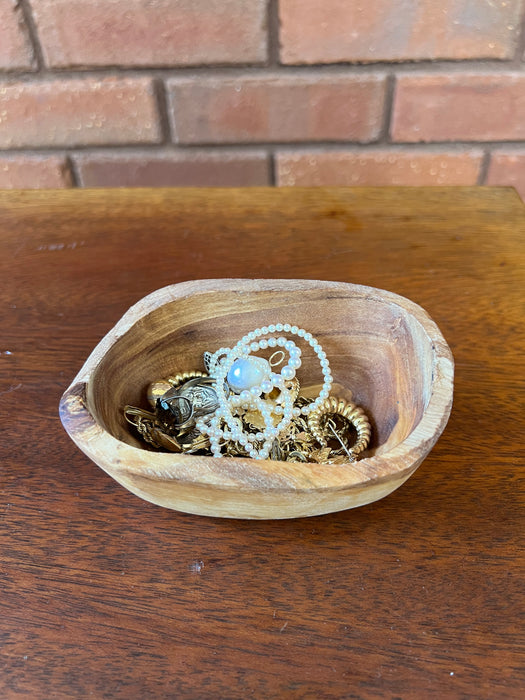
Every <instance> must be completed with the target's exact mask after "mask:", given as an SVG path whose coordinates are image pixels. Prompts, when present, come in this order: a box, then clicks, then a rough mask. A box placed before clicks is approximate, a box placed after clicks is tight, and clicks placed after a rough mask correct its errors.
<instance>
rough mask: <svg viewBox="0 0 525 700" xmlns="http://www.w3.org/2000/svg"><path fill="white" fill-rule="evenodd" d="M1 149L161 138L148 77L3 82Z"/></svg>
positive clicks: (143, 140) (145, 141)
mask: <svg viewBox="0 0 525 700" xmlns="http://www.w3.org/2000/svg"><path fill="white" fill-rule="evenodd" d="M0 122H1V124H0V148H1V147H4V148H20V147H22V148H23V147H31V146H37V147H38V146H57V145H58V146H77V145H102V144H119V143H155V142H157V141H158V140H159V138H160V136H159V125H158V123H157V114H156V106H155V98H154V94H153V86H152V81H151V80H150V79H148V78H123V79H120V78H103V79H96V78H86V79H62V80H53V81H45V82H23V83H22V82H20V83H6V84H4V85H0Z"/></svg>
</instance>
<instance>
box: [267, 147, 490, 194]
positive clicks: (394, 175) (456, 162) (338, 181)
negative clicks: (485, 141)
mask: <svg viewBox="0 0 525 700" xmlns="http://www.w3.org/2000/svg"><path fill="white" fill-rule="evenodd" d="M481 160H482V152H481V151H480V150H471V151H460V152H457V153H450V152H441V153H437V152H425V151H421V150H407V151H398V150H387V149H381V150H380V149H371V150H366V151H355V150H354V151H326V152H319V151H299V152H295V153H288V152H281V153H278V154H277V157H276V163H277V184H278V185H300V186H322V185H327V186H358V185H475V184H476V182H477V177H478V173H479V168H480V165H481Z"/></svg>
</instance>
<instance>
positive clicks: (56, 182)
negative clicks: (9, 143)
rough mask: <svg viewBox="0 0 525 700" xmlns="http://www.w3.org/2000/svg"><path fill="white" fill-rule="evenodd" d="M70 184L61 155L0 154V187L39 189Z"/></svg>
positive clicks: (66, 167) (68, 174) (69, 177)
mask: <svg viewBox="0 0 525 700" xmlns="http://www.w3.org/2000/svg"><path fill="white" fill-rule="evenodd" d="M70 186H71V176H70V173H69V168H68V166H67V164H66V160H65V158H64V157H63V156H29V155H2V156H0V188H1V189H30V190H33V189H40V188H45V187H49V188H62V187H70Z"/></svg>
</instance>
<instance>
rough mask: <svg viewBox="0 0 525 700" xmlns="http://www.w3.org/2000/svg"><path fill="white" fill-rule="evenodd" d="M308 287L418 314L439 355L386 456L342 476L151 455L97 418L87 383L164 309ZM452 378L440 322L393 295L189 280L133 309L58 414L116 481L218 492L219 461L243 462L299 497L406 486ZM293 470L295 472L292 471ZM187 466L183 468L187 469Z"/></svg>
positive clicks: (364, 289)
mask: <svg viewBox="0 0 525 700" xmlns="http://www.w3.org/2000/svg"><path fill="white" fill-rule="evenodd" d="M306 289H308V290H314V289H315V290H322V289H326V290H332V291H337V290H339V291H344V292H345V293H346V294H347V295H348V296H349V297H350V295H351V296H354V297H362V298H363V297H364V298H367V299H370V300H375V301H381V302H388V303H390V304H395V305H396V306H398V307H399V308H400V309H402V310H403V312H405V313H408V314H409V315H410V316H412V317H414V318H415V319H416V321H418V322H419V323H420V324H421V326H422V327H423V329H424V331H425V332H426V334H427V336H428V338H429V340H430V342H431V347H432V353H433V379H432V383H431V391H430V397H429V400H428V403H427V405H426V407H425V409H424V411H423V414H422V416H421V419H420V421H419V422H418V424H417V425H416V427H415V428H414V429H413V430H412V431H411V433H410V434H409V435H407V437H406V438H405V439H404V440H402V441H401V442H400V443H398V444H397V445H396V446H395V447H393V448H392V449H390V450H388V452H385V453H383V454H381V455H373V456H370V457H366V458H363V459H360V460H358V461H356V462H354V463H352V464H347V465H340V466H338V468H337V471H336V470H334V467H333V466H331V465H325V464H320V465H317V464H315V465H312V464H307V465H306V467H307V469H305V467H304V465H301V464H300V463H286V462H275V461H272V460H253V459H249V458H246V459H243V458H239V457H235V458H233V457H231V458H228V457H223V458H221V459H220V460H219V459H217V458H215V457H208V456H198V457H197V456H194V455H185V454H174V453H161V452H151V451H148V450H144V449H141V448H139V447H135V446H133V445H129V444H128V443H125V442H122V441H121V440H118V439H117V438H115V437H114V436H113V435H111V434H110V433H109V432H108V431H106V430H105V429H104V428H103V427H102V426H101V425H100V424H99V423H98V422H97V421H96V419H95V417H94V416H93V415H92V414H91V412H90V410H89V408H88V404H87V393H88V386H89V381H90V379H91V377H92V376H93V374H94V372H95V371H96V369H97V367H98V365H99V364H100V362H101V361H102V359H103V357H104V356H105V355H106V353H107V352H108V351H109V350H110V348H111V347H112V346H113V345H114V344H115V343H116V342H117V341H118V340H119V339H120V338H121V337H122V336H123V335H125V334H126V333H127V332H128V331H129V330H130V329H131V328H132V326H133V325H135V324H136V323H137V322H139V321H140V320H141V319H142V318H144V317H145V316H147V315H148V314H150V313H151V312H153V311H155V310H156V309H158V308H159V307H160V306H162V305H165V304H168V303H172V302H176V301H178V300H182V299H186V298H188V297H191V296H194V295H196V294H202V293H210V292H212V293H217V292H239V291H287V292H290V291H298V292H299V291H301V290H306ZM349 293H350V294H349ZM453 376H454V360H453V356H452V352H451V350H450V348H449V346H448V344H447V343H446V341H445V339H444V337H443V335H442V334H441V331H440V330H439V328H438V326H437V324H436V323H435V321H433V319H432V318H431V317H430V316H429V314H428V313H427V312H426V311H425V310H424V309H423V308H422V307H421V306H419V305H418V304H416V303H415V302H413V301H411V300H409V299H407V298H406V297H403V296H401V295H398V294H396V293H394V292H389V291H386V290H382V289H378V288H375V287H369V286H365V285H358V284H353V283H350V282H330V281H324V280H302V279H248V278H224V279H220V278H216V279H205V280H191V281H186V282H180V283H176V284H172V285H168V286H165V287H162V288H160V289H157V290H155V291H153V292H151V293H150V294H148V295H146V296H145V297H143V298H142V299H140V300H139V301H137V302H136V303H135V304H133V306H131V307H130V308H129V309H128V311H126V312H125V313H124V315H123V316H122V317H121V319H120V320H119V321H118V322H117V323H116V324H115V326H114V327H113V328H112V329H111V330H110V331H109V332H108V333H106V335H105V336H104V337H103V338H102V339H101V340H100V342H99V343H98V344H97V345H96V347H95V348H94V349H93V351H92V352H91V353H90V355H89V356H88V358H87V359H86V361H85V362H84V364H83V365H82V367H81V369H80V371H79V372H78V374H77V376H76V377H75V378H74V379H73V381H72V382H71V384H70V386H69V387H68V388H67V389H66V391H65V392H64V394H63V396H62V398H61V400H60V409H59V410H60V419H61V421H62V424H63V426H64V428H65V430H66V432H67V433H68V435H69V436H70V438H71V439H72V440H73V441H74V442H75V443H76V445H77V446H78V447H79V448H80V449H81V450H82V451H83V452H84V453H85V454H86V455H87V456H88V457H90V458H91V459H92V460H93V461H94V462H95V463H96V464H97V465H98V466H100V467H101V468H102V469H104V470H105V471H107V472H108V473H109V474H111V475H113V476H115V474H118V473H120V474H128V475H129V476H138V477H141V476H143V477H146V478H149V479H157V480H169V481H172V480H175V481H177V480H183V481H184V482H186V483H192V484H194V485H204V484H205V485H207V486H213V487H216V488H219V489H220V488H229V485H228V478H225V477H224V470H223V469H217V468H216V467H217V463H218V462H220V463H221V468H222V467H228V468H229V470H232V469H233V470H234V469H236V467H237V468H238V467H239V466H240V463H241V462H242V463H243V464H242V466H243V469H248V471H251V472H253V473H259V474H264V475H266V476H268V475H270V474H271V475H272V478H273V482H274V483H273V486H272V487H271V488H273V489H277V490H284V491H293V492H294V493H296V492H297V491H301V490H305V491H312V490H316V491H318V490H322V491H324V490H340V489H347V488H349V487H350V488H352V487H360V486H363V485H365V484H367V483H369V482H372V481H373V482H374V483H379V482H381V481H383V480H388V479H391V478H393V477H394V478H395V479H397V480H401V483H402V481H404V480H405V479H406V478H408V477H409V476H410V475H411V474H412V472H413V471H415V469H416V468H417V467H418V466H419V464H420V463H421V462H422V461H423V459H424V458H425V457H426V455H427V454H428V452H429V451H430V450H431V449H432V447H433V446H434V444H435V443H436V442H437V440H438V438H439V437H440V435H441V433H442V432H443V430H444V428H445V426H446V424H447V421H448V418H449V415H450V411H451V408H452V398H453ZM152 463H154V464H152ZM271 465H273V468H272V466H271ZM275 465H280V467H279V469H280V472H281V473H282V477H283V478H275V471H276V467H275ZM283 465H284V466H283ZM290 465H291V466H292V467H293V469H290ZM394 465H395V468H394ZM181 466H184V467H185V468H184V469H183V470H182V472H181ZM237 471H238V470H237ZM117 480H118V479H117ZM255 482H257V480H255ZM230 486H232V487H233V486H235V488H237V489H238V488H242V489H245V490H248V491H252V490H258V486H257V483H252V482H251V481H250V480H249V479H248V480H245V481H243V483H242V484H239V483H238V482H236V481H235V480H233V481H232V483H231V485H230Z"/></svg>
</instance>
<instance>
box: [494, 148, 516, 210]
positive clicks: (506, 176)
mask: <svg viewBox="0 0 525 700" xmlns="http://www.w3.org/2000/svg"><path fill="white" fill-rule="evenodd" d="M487 185H511V186H512V187H515V188H516V190H517V191H518V193H519V195H520V197H521V198H522V199H523V200H525V149H523V148H522V149H520V150H516V151H494V153H492V156H491V159H490V165H489V171H488V173H487Z"/></svg>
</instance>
